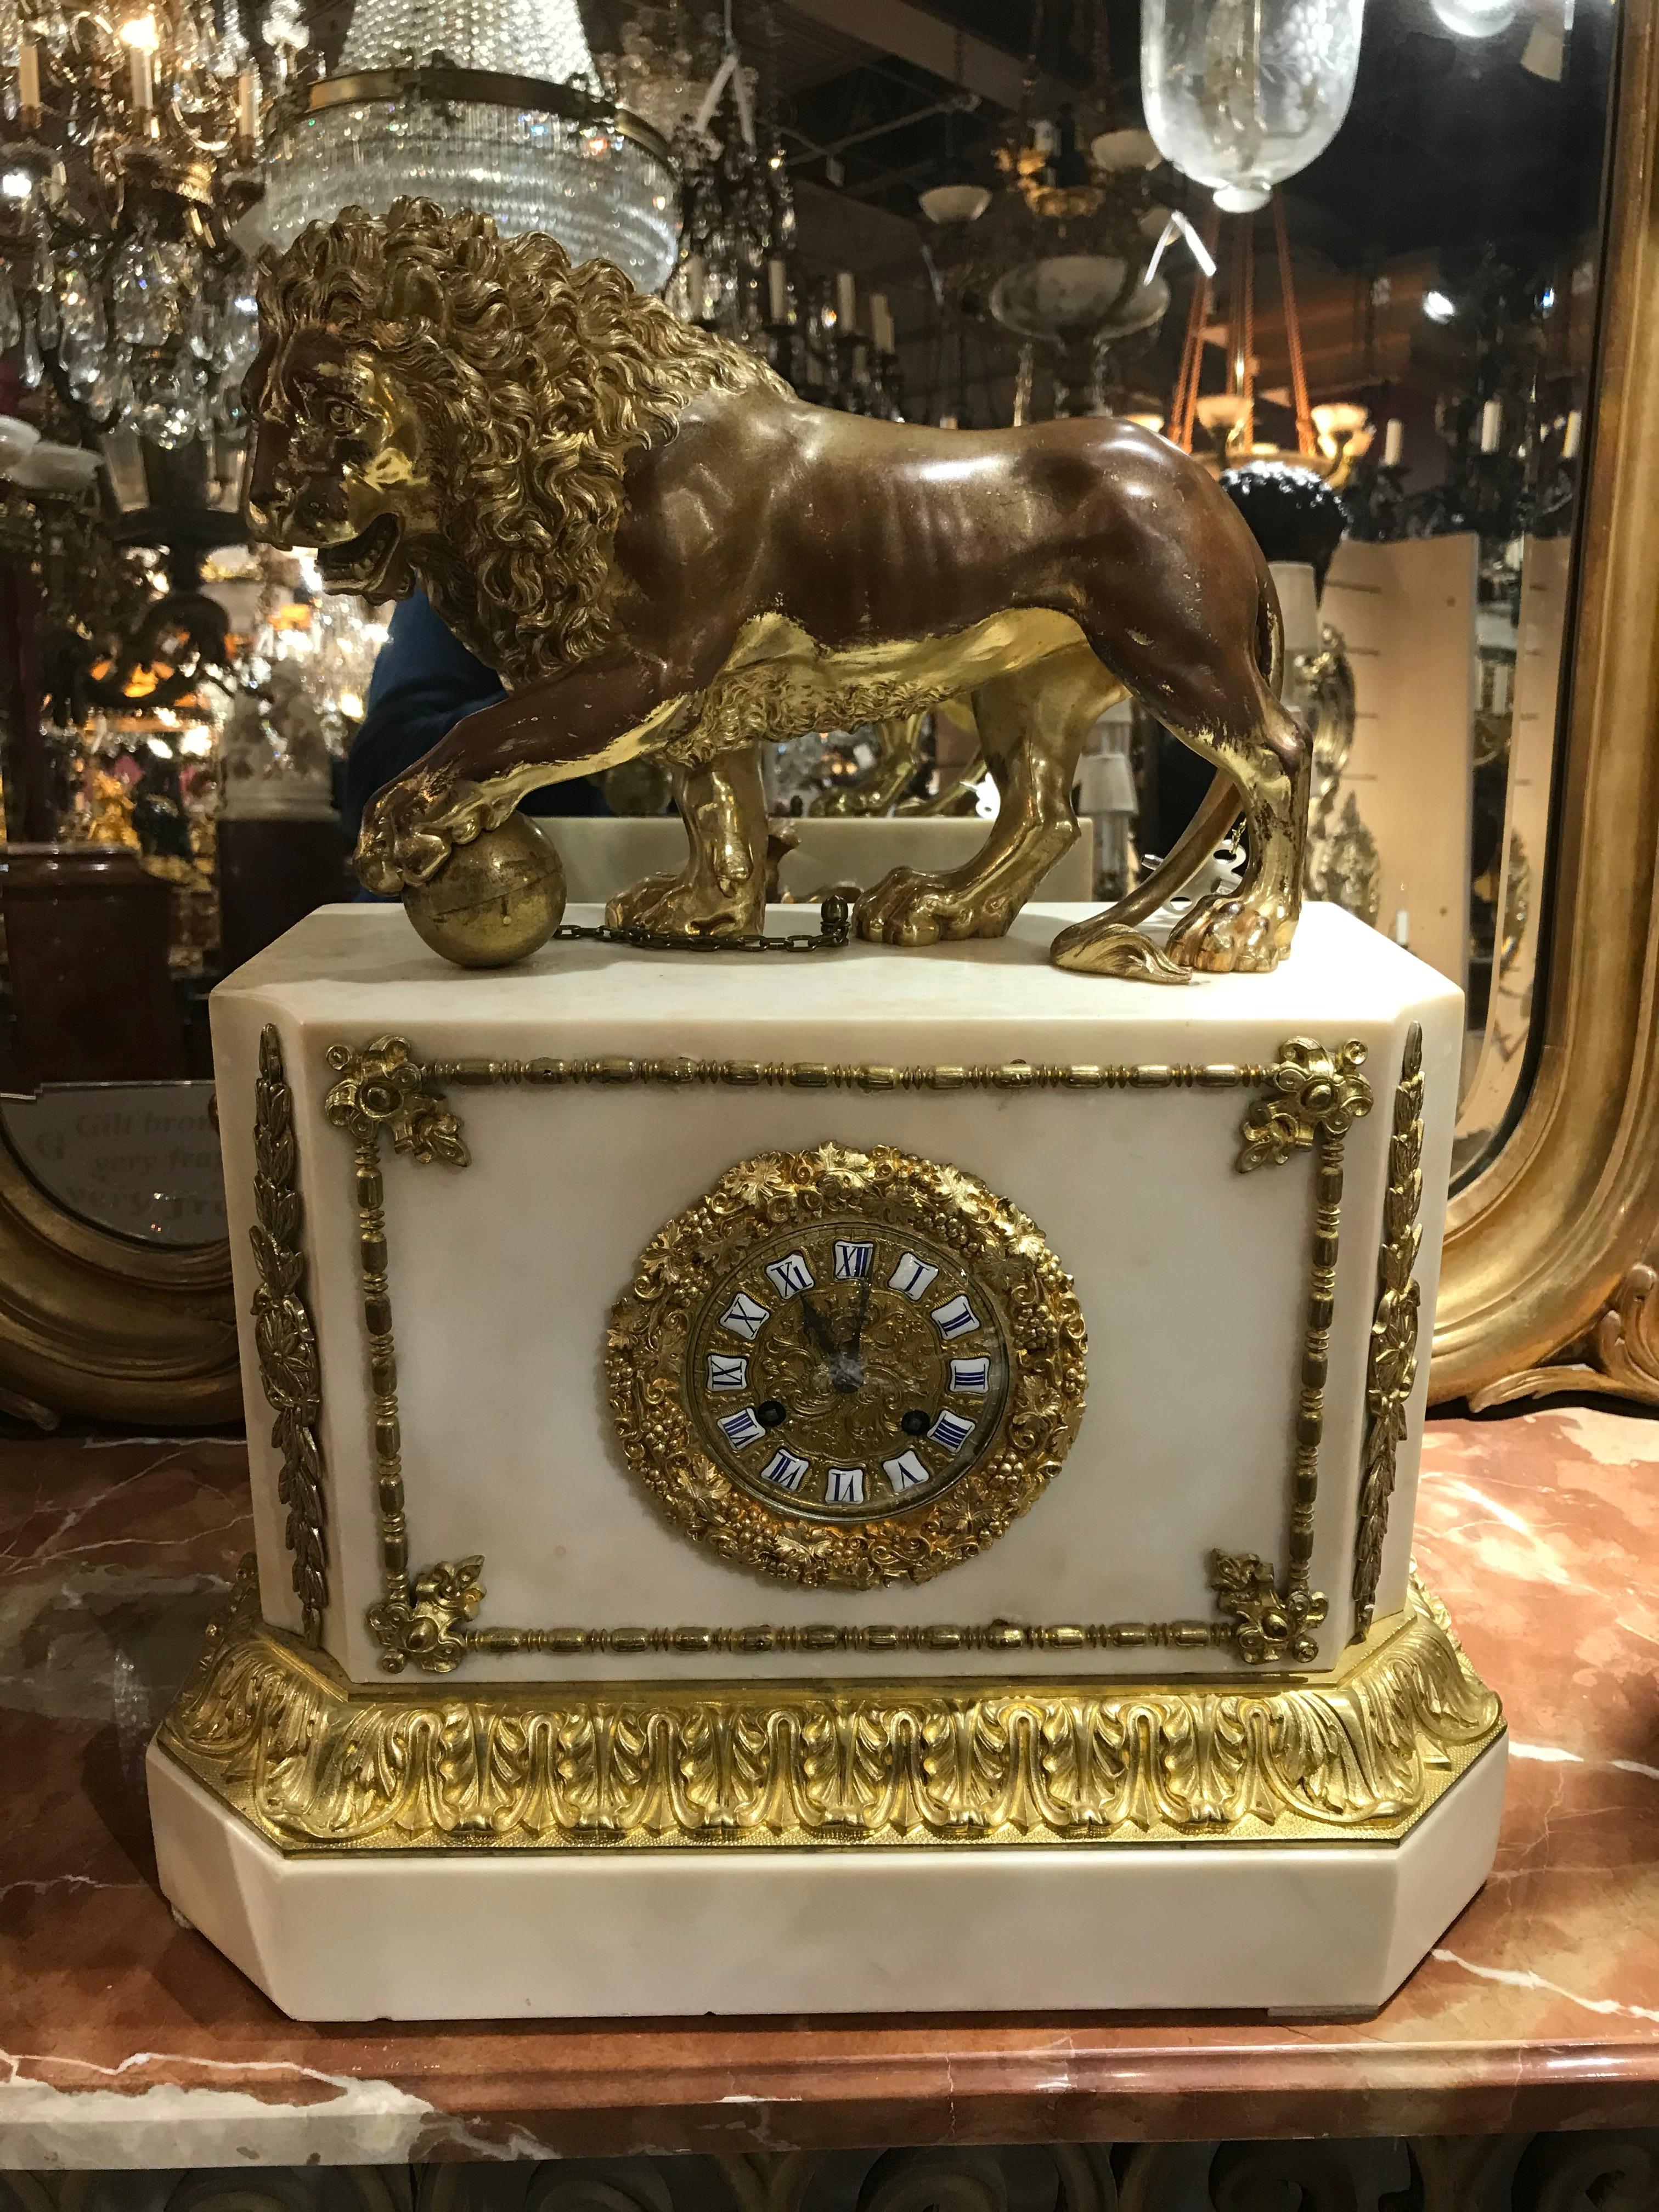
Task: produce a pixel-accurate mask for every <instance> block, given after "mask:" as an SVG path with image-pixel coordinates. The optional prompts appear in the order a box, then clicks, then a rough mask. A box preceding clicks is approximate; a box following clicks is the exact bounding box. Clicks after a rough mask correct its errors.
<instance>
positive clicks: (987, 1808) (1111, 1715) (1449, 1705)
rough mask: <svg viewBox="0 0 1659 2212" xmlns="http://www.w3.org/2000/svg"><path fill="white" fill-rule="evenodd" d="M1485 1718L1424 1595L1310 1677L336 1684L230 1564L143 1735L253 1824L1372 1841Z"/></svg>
mask: <svg viewBox="0 0 1659 2212" xmlns="http://www.w3.org/2000/svg"><path fill="white" fill-rule="evenodd" d="M1502 1728H1503V1715H1502V1711H1501V1709H1500V1708H1499V1705H1498V1699H1496V1698H1495V1697H1494V1696H1493V1695H1492V1692H1491V1691H1489V1690H1488V1689H1486V1686H1485V1685H1484V1684H1482V1683H1481V1682H1480V1680H1479V1679H1478V1678H1477V1677H1476V1675H1475V1674H1474V1672H1473V1670H1472V1669H1471V1668H1470V1667H1469V1664H1468V1661H1467V1659H1466V1658H1465V1657H1464V1656H1463V1653H1462V1648H1461V1647H1460V1645H1459V1644H1458V1643H1457V1639H1456V1638H1455V1636H1454V1635H1453V1633H1452V1632H1451V1628H1450V1625H1449V1622H1448V1621H1447V1620H1446V1616H1445V1614H1444V1613H1443V1610H1442V1609H1441V1608H1440V1607H1439V1606H1438V1605H1437V1603H1436V1602H1435V1601H1434V1600H1433V1599H1432V1598H1431V1597H1429V1596H1428V1595H1426V1594H1425V1593H1424V1592H1423V1591H1421V1590H1420V1589H1415V1588H1413V1595H1412V1597H1411V1601H1410V1602H1409V1604H1408V1606H1407V1610H1406V1612H1405V1613H1403V1614H1402V1615H1401V1616H1400V1617H1399V1619H1398V1620H1397V1621H1395V1622H1391V1623H1390V1624H1389V1625H1388V1626H1386V1627H1384V1628H1382V1629H1379V1630H1378V1631H1377V1632H1376V1633H1375V1636H1374V1638H1373V1639H1372V1640H1371V1641H1370V1643H1369V1644H1366V1645H1365V1646H1364V1647H1362V1648H1361V1649H1359V1650H1357V1651H1355V1652H1354V1653H1353V1654H1352V1655H1351V1656H1350V1658H1349V1660H1348V1661H1347V1662H1346V1664H1345V1666H1344V1667H1343V1668H1342V1669H1341V1670H1340V1671H1339V1672H1338V1673H1337V1674H1334V1675H1333V1676H1330V1677H1328V1678H1324V1679H1322V1680H1318V1681H1305V1680H1304V1681H1297V1682H1292V1683H1287V1684H1281V1685H1267V1684H1262V1685H1260V1686H1258V1685H1257V1684H1256V1683H1255V1682H1254V1681H1251V1680H1231V1681H1229V1680H1220V1681H1215V1680H1202V1681H1194V1682H1188V1683H1183V1684H1178V1685H1177V1684H1170V1683H1162V1684H1159V1683H1146V1682H1138V1681H1129V1682H1118V1683H1115V1684H1113V1683H1091V1684H1088V1685H1086V1686H1079V1685H1074V1684H1070V1683H1066V1682H1065V1681H1063V1680H1060V1681H1052V1682H1032V1681H1024V1682H1021V1681H1018V1680H1014V1681H1007V1680H978V1681H975V1680H971V1679H970V1680H968V1681H965V1682H963V1683H959V1684H953V1685H951V1686H948V1687H947V1686H938V1685H930V1684H928V1683H926V1682H905V1683H892V1684H883V1683H880V1682H871V1683H862V1682H860V1683H840V1684H836V1683H826V1682H822V1681H811V1680H809V1681H807V1682H805V1683H779V1682H767V1681H761V1682H755V1683H726V1684H720V1685H711V1684H709V1683H707V1682H703V1683H693V1684H687V1685H684V1686H665V1685H662V1684H651V1683H641V1684H634V1683H616V1682H612V1683H608V1684H600V1685H595V1686H593V1687H592V1688H591V1689H588V1688H584V1687H583V1686H579V1685H573V1684H562V1683H537V1684H526V1685H523V1686H519V1685H513V1684H503V1683H489V1684H486V1685H483V1686H479V1687H478V1688H477V1689H474V1690H472V1691H471V1692H462V1691H457V1690H451V1689H448V1688H447V1687H446V1688H445V1689H443V1690H442V1691H439V1690H437V1689H432V1690H425V1691H419V1692H408V1691H404V1690H401V1689H395V1690H394V1689H390V1688H387V1689H377V1688H371V1687H363V1686H357V1685H354V1684H352V1683H350V1682H349V1681H348V1680H347V1679H346V1678H345V1677H344V1676H343V1674H341V1673H340V1671H339V1669H338V1668H336V1667H335V1665H334V1664H333V1662H331V1661H330V1660H328V1659H326V1658H325V1657H324V1656H321V1655H319V1654H317V1653H314V1652H311V1651H309V1650H306V1649H305V1648H304V1647H303V1646H302V1645H301V1644H300V1643H299V1641H298V1640H297V1639H295V1638H291V1637H287V1636H284V1635H283V1633H282V1632H280V1631H278V1630H276V1629H272V1628H270V1627H269V1626H266V1625H265V1623H264V1621H263V1620H261V1619H260V1617H259V1604H258V1583H257V1578H256V1577H255V1575H254V1573H253V1571H252V1563H251V1562H250V1563H248V1564H247V1565H245V1566H244V1568H243V1571H242V1573H241V1575H240V1577H239V1580H238V1583H237V1585H236V1589H235V1591H234V1596H233V1599H232V1601H231V1604H230V1606H229V1607H228V1611H227V1613H225V1614H224V1615H223V1616H222V1618H221V1619H220V1620H217V1621H216V1623H215V1624H214V1625H213V1626H212V1627H211V1628H210V1632H209V1634H208V1637H207V1639H206V1642H205V1643H204V1647H203V1650H202V1654H201V1656H200V1657H199V1659H198V1661H197V1666H196V1668H195V1671H194V1673H193V1674H192V1675H191V1679H190V1680H189V1681H188V1682H187V1683H186V1684H185V1687H184V1689H183V1690H182V1691H181V1692H180V1693H179V1698H178V1699H177V1700H176V1701H175V1703H174V1704H173V1707H172V1709H171V1711H169V1712H168V1715H167V1719H166V1720H165V1721H164V1723H162V1727H161V1735H160V1737H159V1741H160V1743H161V1747H162V1749H163V1750H164V1751H165V1752H166V1753H167V1754H168V1755H169V1756H170V1757H171V1758H173V1759H175V1760H177V1761H178V1763H179V1765H181V1766H183V1767H184V1768H185V1771H187V1772H189V1773H191V1774H192V1775H193V1776H194V1777H195V1778H196V1779H197V1781H198V1782H200V1783H202V1784H204V1786H205V1787H206V1788H208V1789H210V1790H212V1791H213V1792H214V1794H215V1795H216V1796H218V1797H219V1798H220V1799H221V1800H222V1802H225V1803H227V1804H228V1805H229V1806H231V1807H232V1808H233V1809H234V1811H235V1812H237V1813H238V1814H240V1817H241V1818H242V1819H244V1820H246V1821H247V1822H248V1823H249V1824H250V1825H251V1826H252V1827H254V1828H255V1829H256V1830H258V1832H259V1833H260V1834H262V1835H264V1837H266V1838H268V1839H269V1840H270V1842H271V1843H273V1844H276V1845H277V1846H278V1847H279V1848H282V1849H284V1850H365V1849H367V1850H376V1851H385V1850H433V1849H441V1848H444V1847H446V1846H449V1847H457V1848H460V1849H464V1850H479V1849H489V1850H513V1849H530V1850H550V1849H556V1848H559V1847H561V1846H569V1847H576V1848H580V1847H582V1846H587V1847H591V1846H592V1844H594V1843H596V1842H606V1841H609V1842H614V1843H617V1844H633V1845H635V1846H639V1845H653V1846H672V1845H675V1844H699V1843H703V1844H706V1843H708V1842H710V1841H719V1842H725V1843H730V1844H744V1845H748V1846H765V1845H768V1844H782V1845H789V1844H800V1843H805V1842H817V1843H842V1842H855V1843H858V1844H861V1845H863V1846H865V1847H866V1848H867V1847H869V1846H871V1845H876V1846H880V1845H883V1844H887V1845H911V1844H918V1843H921V1844H929V1843H932V1844H960V1843H963V1842H973V1841H999V1840H1000V1841H1005V1842H1006V1841H1018V1842H1021V1843H1026V1844H1042V1843H1045V1842H1060V1841H1063V1840H1066V1839H1075V1838H1077V1837H1079V1836H1091V1837H1095V1838H1098V1839H1099V1840H1101V1841H1103V1842H1117V1843H1120V1844H1126V1843H1127V1844H1133V1843H1136V1842H1141V1843H1157V1842H1169V1841H1180V1842H1186V1843H1196V1844H1202V1843H1204V1842H1207V1841H1214V1840H1218V1839H1221V1838H1227V1839H1231V1840H1235V1841H1237V1840H1248V1839H1249V1838H1263V1839H1267V1838H1273V1839H1279V1840H1285V1839H1291V1840H1297V1839H1304V1840H1307V1839H1315V1838H1330V1837H1332V1836H1335V1835H1346V1836H1355V1835H1358V1836H1362V1837H1368V1838H1376V1839H1379V1840H1389V1839H1394V1838H1398V1837H1399V1836H1401V1835H1402V1834H1403V1833H1405V1832H1407V1830H1408V1829H1409V1827H1410V1826H1412V1824H1413V1822H1414V1821H1415V1820H1417V1819H1419V1818H1420V1816H1421V1815H1422V1814H1424V1813H1425V1811H1426V1810H1427V1809H1428V1808H1429V1807H1430V1806H1431V1804H1432V1803H1434V1802H1436V1800H1437V1798H1438V1797H1439V1796H1441V1795H1442V1794H1443V1791H1444V1790H1446V1789H1448V1788H1449V1786H1450V1785H1451V1784H1452V1782H1453V1781H1454V1780H1455V1778H1457V1777H1458V1776H1459V1775H1461V1774H1462V1773H1463V1772H1464V1771H1467V1769H1468V1766H1469V1765H1471V1764H1472V1763H1473V1761H1474V1759H1476V1758H1478V1757H1479V1756H1480V1753H1481V1752H1482V1751H1484V1750H1485V1749H1486V1747H1487V1746H1488V1745H1490V1744H1491V1743H1492V1742H1493V1741H1495V1740H1496V1739H1497V1737H1498V1735H1499V1733H1500V1732H1501V1730H1502Z"/></svg>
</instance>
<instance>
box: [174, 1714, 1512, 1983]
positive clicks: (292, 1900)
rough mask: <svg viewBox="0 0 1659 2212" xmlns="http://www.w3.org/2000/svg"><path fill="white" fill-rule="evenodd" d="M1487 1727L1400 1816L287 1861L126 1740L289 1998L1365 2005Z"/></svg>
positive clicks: (252, 1971) (205, 1887)
mask: <svg viewBox="0 0 1659 2212" xmlns="http://www.w3.org/2000/svg"><path fill="white" fill-rule="evenodd" d="M1504 1748H1505V1747H1504V1741H1502V1740H1501V1739H1500V1740H1499V1741H1497V1742H1495V1743H1494V1744H1492V1746H1491V1747H1490V1748H1489V1749H1488V1750H1487V1751H1486V1752H1485V1753H1483V1754H1482V1755H1481V1756H1480V1758H1479V1759H1477V1760H1476V1761H1475V1763H1474V1765H1473V1766H1471V1767H1470V1768H1469V1769H1468V1771H1467V1772H1465V1773H1464V1774H1463V1775H1462V1778H1460V1779H1459V1780H1458V1781H1457V1782H1455V1783H1454V1784H1453V1785H1452V1787H1451V1788H1450V1789H1449V1790H1448V1791H1447V1793H1446V1794H1445V1796H1443V1797H1442V1798H1441V1799H1440V1800H1439V1802H1437V1804H1436V1805H1435V1806H1434V1807H1433V1808H1432V1809H1431V1811H1430V1812H1429V1813H1428V1814H1425V1816H1424V1818H1423V1819H1422V1820H1420V1821H1419V1823H1418V1824H1417V1826H1415V1827H1413V1829H1412V1830H1411V1831H1410V1832H1409V1833H1408V1834H1407V1836H1406V1837H1405V1838H1404V1839H1403V1840H1402V1841H1401V1842H1399V1843H1395V1844H1386V1843H1385V1844H1376V1843H1360V1842H1352V1841H1349V1842H1344V1843H1341V1844H1329V1845H1323V1844H1294V1843H1293V1844H1244V1845H1235V1844H1223V1845H1220V1846H1205V1845H1202V1844H1200V1845H1196V1846H1194V1845H1188V1846H1176V1847H1167V1846H1161V1845H1158V1844H1148V1845H1137V1844H1129V1845H1127V1846H1126V1845H1123V1844H1102V1845H1098V1846H1094V1847H1091V1846H1086V1845H1078V1846H1075V1847H1071V1848H1066V1849H1063V1850H1041V1849H1037V1850H1032V1849H1029V1848H1025V1847H1023V1846H1020V1845H1004V1844H984V1845H972V1844H969V1845H964V1846H963V1847H961V1848H960V1849H958V1850H945V1851H941V1850H938V1849H937V1848H931V1849H930V1848H923V1849H918V1850H833V1849H826V1848H819V1849H816V1850H814V1849H805V1850H754V1849H744V1848H742V1847H738V1848H734V1849H733V1848H726V1849H722V1848H720V1847H718V1846H710V1847H705V1848H703V1849H702V1850H678V1851H656V1850H648V1849H647V1850H633V1849H629V1848H628V1847H627V1846H623V1848H621V1849H612V1850H593V1851H572V1850H559V1851H547V1852H535V1851H517V1852H500V1853H491V1854H489V1856H488V1857H483V1856H480V1857H471V1856H470V1855H467V1854H465V1853H457V1852H454V1851H450V1852H447V1853H443V1854H438V1853H431V1854H428V1853H404V1854H398V1855H388V1856H382V1855H380V1854H364V1855H352V1854H349V1853H337V1854H333V1855H328V1856H324V1855H317V1856H313V1857H285V1856H284V1855H283V1853H282V1852H280V1851H278V1850H275V1849H274V1848H273V1847H272V1846H271V1845H270V1844H268V1843H266V1842H265V1841H264V1838H262V1837H260V1836H258V1835H256V1834H255V1833H254V1832H253V1831H252V1829H251V1828H249V1827H248V1826H246V1825H245V1824H244V1823H243V1822H242V1821H241V1820H239V1819H238V1817H237V1816H236V1815H235V1814H234V1813H232V1812H231V1811H230V1810H229V1809H228V1808H227V1807H225V1806H224V1805H222V1804H221V1803H220V1802H218V1801H217V1800H216V1799H215V1798H214V1797H212V1796H210V1795H209V1793H208V1792H207V1790H204V1788H202V1786H201V1785H200V1784H198V1783H197V1782H194V1781H192V1780H191V1778H190V1777H189V1776H188V1775H187V1774H185V1772H184V1771H183V1770H182V1768H180V1767H179V1766H178V1765H176V1764H175V1763H174V1762H173V1759H171V1758H170V1757H168V1755H167V1753H165V1752H163V1751H161V1750H160V1749H159V1748H157V1749H153V1750H152V1751H151V1753H150V1756H149V1789H150V1804H151V1810H152V1814H153V1816H154V1820H155V1838H156V1855H157V1863H158V1866H159V1869H160V1873H161V1887H162V1888H163V1889H164V1891H165V1892H166V1893H167V1896H168V1897H169V1898H170V1899H172V1901H173V1904H174V1905H176V1907H177V1908H178V1910H179V1911H180V1912H181V1913H182V1914H183V1915H184V1916H185V1918H186V1919H188V1920H190V1921H191V1922H192V1923H194V1925H195V1926H196V1927H197V1928H198V1929H200V1930H201V1931H202V1933H203V1934H204V1936H207V1937H208V1938H209V1939H210V1941H211V1942H214V1943H216V1945H217V1946H218V1948H220V1950H222V1952H224V1953H225V1954H226V1955H227V1957H228V1958H229V1959H231V1960H233V1961H234V1963H235V1964H236V1965H237V1966H240V1968H241V1970H242V1972H244V1973H245V1974H246V1975H248V1976H249V1978H251V1979H252V1980H253V1981H255V1982H257V1983H258V1985H259V1987H260V1988H261V1989H262V1990H264V1991H265V1992H266V1994H267V1995H268V1996H270V1997H271V1998H273V1999H274V2000H275V2002H276V2003H277V2004H279V2005H280V2006H281V2007H282V2008H283V2011H284V2012H287V2013H289V2014H291V2015H294V2017H295V2018H296V2019H300V2020H311V2021H322V2020H465V2019H507V2018H513V2017H519V2018H579V2019H586V2018H605V2017H612V2016H623V2015H667V2016H673V2015H690V2014H708V2013H715V2014H768V2013H803V2012H811V2013H832V2012H873V2013H893V2012H917V2013H933V2012H969V2011H971V2012H981V2011H990V2012H1023V2011H1028V2010H1042V2011H1076V2010H1090V2011H1100V2010H1114V2009H1129V2010H1137V2011H1139V2010H1146V2009H1152V2008H1175V2009H1181V2010H1188V2009H1194V2008H1212V2009H1225V2010H1228V2011H1239V2010H1256V2009H1265V2010H1271V2011H1275V2012H1287V2013H1297V2012H1300V2013H1308V2014H1321V2015H1324V2014H1329V2013H1333V2012H1360V2013H1365V2012H1372V2011H1375V2010H1376V2008H1377V2007H1378V2006H1380V2005H1382V2004H1383V2002H1385V2001H1386V2000H1387V1999H1388V1997H1389V1996H1390V1995H1391V1994H1392V1993H1393V1991H1394V1990H1395V1989H1397V1988H1398V1986H1399V1985H1400V1984H1401V1982H1402V1981H1403V1980H1404V1979H1405V1978H1406V1976H1407V1974H1408V1973H1409V1972H1411V1970H1412V1968H1413V1966H1415V1965H1416V1964H1417V1962H1418V1960H1419V1959H1420V1958H1421V1957H1422V1956H1423V1955H1424V1954H1425V1952H1426V1951H1427V1950H1428V1948H1429V1947H1430V1946H1431V1944H1432V1943H1433V1942H1435V1940H1436V1938H1437V1936H1439V1935H1440V1934H1441V1933H1442V1931H1443V1929H1445V1928H1446V1927H1447V1926H1448V1925H1449V1923H1450V1922H1451V1921H1452V1920H1453V1919H1454V1918H1455V1917H1456V1915H1457V1914H1458V1913H1459V1912H1460V1911H1462V1908H1463V1906H1464V1905H1467V1904H1468V1901H1469V1899H1470V1898H1471V1897H1473V1896H1474V1893H1475V1891H1476V1890H1477V1889H1478V1888H1479V1887H1480V1883H1481V1881H1482V1880H1483V1878H1484V1877H1485V1875H1486V1869H1487V1868H1488V1867H1489V1866H1490V1865H1491V1863H1492V1852H1493V1850H1494V1848H1495V1846H1496V1843H1497V1836H1498V1815H1499V1814H1500V1812H1501V1811H1502V1809H1503V1802H1504Z"/></svg>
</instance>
